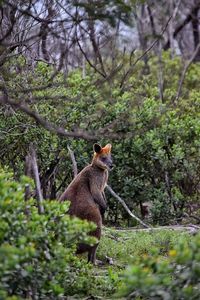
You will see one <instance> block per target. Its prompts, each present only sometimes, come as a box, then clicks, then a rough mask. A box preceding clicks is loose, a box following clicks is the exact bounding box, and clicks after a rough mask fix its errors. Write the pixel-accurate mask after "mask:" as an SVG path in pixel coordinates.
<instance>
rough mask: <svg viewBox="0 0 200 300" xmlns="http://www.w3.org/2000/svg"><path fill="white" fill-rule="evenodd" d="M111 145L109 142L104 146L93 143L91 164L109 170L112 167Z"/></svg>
mask: <svg viewBox="0 0 200 300" xmlns="http://www.w3.org/2000/svg"><path fill="white" fill-rule="evenodd" d="M111 147H112V145H111V144H107V145H106V146H105V147H101V146H100V145H99V144H94V146H93V149H94V157H93V160H92V165H95V166H97V167H99V168H101V169H108V170H111V169H112V168H113V162H112V157H111Z"/></svg>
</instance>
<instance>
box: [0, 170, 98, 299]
mask: <svg viewBox="0 0 200 300" xmlns="http://www.w3.org/2000/svg"><path fill="white" fill-rule="evenodd" d="M27 183H28V182H27V179H26V178H23V179H22V180H21V182H20V183H17V182H15V181H13V179H12V176H11V175H10V174H8V173H5V172H1V173H0V214H1V219H0V299H6V297H7V296H18V297H20V298H28V297H31V298H33V299H57V298H59V297H60V296H62V295H74V294H80V295H81V294H82V295H84V294H87V293H88V292H89V290H90V288H92V286H93V284H94V281H95V278H94V277H92V276H91V278H90V280H88V277H89V275H90V272H91V266H90V265H89V264H87V262H86V260H84V259H82V260H81V259H80V258H79V257H76V255H75V250H76V243H77V242H83V241H85V242H88V243H94V241H95V240H94V238H92V237H89V236H88V235H87V233H88V232H89V231H91V230H92V229H94V227H95V225H93V224H89V223H87V222H85V221H82V220H79V219H77V218H74V219H71V218H70V217H69V216H68V215H67V214H66V211H67V209H68V203H59V204H58V202H57V201H45V202H44V207H45V214H43V215H39V214H38V209H37V207H36V205H35V201H34V200H33V199H32V200H30V202H28V203H25V201H24V188H25V185H26V184H27ZM27 210H28V212H29V213H28V214H25V211H27ZM93 278H94V279H93ZM10 299H11V298H10ZM12 299H17V298H12Z"/></svg>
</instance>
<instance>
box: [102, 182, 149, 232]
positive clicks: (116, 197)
mask: <svg viewBox="0 0 200 300" xmlns="http://www.w3.org/2000/svg"><path fill="white" fill-rule="evenodd" d="M106 188H107V190H108V191H109V192H110V193H111V195H112V196H113V197H114V198H115V199H117V200H118V201H119V202H120V203H121V204H122V206H123V207H124V208H125V210H126V211H127V213H128V214H129V215H130V216H131V217H132V218H133V219H135V220H136V221H138V222H139V223H140V224H141V225H142V226H144V227H145V228H150V226H149V225H147V224H145V223H144V222H143V221H142V220H141V219H140V218H138V217H137V216H136V215H134V214H133V213H132V212H131V211H130V209H129V208H128V206H127V205H126V203H125V201H124V200H123V199H122V198H121V197H120V196H118V195H117V194H116V193H115V192H114V191H113V189H112V188H111V187H110V186H109V185H107V186H106Z"/></svg>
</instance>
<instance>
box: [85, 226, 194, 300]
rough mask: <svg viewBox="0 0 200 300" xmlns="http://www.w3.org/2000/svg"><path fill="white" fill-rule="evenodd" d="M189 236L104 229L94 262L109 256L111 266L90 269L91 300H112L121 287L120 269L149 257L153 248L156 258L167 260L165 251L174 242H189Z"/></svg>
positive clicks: (163, 231)
mask: <svg viewBox="0 0 200 300" xmlns="http://www.w3.org/2000/svg"><path fill="white" fill-rule="evenodd" d="M191 239H192V237H191V235H189V233H187V232H183V231H173V230H169V229H162V230H155V231H154V230H153V231H150V232H148V231H134V230H130V229H128V230H125V229H123V230H116V229H114V228H107V227H104V230H103V236H102V239H101V242H100V245H99V248H98V252H97V257H98V259H101V260H105V256H108V257H112V259H113V261H114V265H108V264H107V265H104V266H102V267H93V269H92V274H91V275H92V276H94V277H95V278H96V283H95V286H94V288H93V289H91V291H90V295H95V297H96V298H94V299H113V297H114V296H113V295H114V294H115V292H116V291H117V290H119V289H120V286H121V276H122V274H123V272H124V270H125V269H126V268H127V267H128V265H130V264H134V260H136V259H137V257H138V256H141V257H143V256H145V255H146V254H151V255H153V249H155V248H156V249H159V254H160V258H161V259H162V258H163V259H165V260H166V259H167V258H168V254H169V251H170V250H171V249H173V247H174V246H175V245H176V244H177V242H178V241H180V240H182V241H183V240H184V241H186V242H188V243H189V242H190V240H191Z"/></svg>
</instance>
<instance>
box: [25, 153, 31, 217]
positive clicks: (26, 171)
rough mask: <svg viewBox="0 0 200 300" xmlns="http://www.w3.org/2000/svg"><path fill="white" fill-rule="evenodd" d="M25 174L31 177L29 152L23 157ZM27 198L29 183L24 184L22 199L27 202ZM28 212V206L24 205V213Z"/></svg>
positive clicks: (28, 196) (28, 195)
mask: <svg viewBox="0 0 200 300" xmlns="http://www.w3.org/2000/svg"><path fill="white" fill-rule="evenodd" d="M25 175H26V176H27V177H30V178H31V156H30V154H27V155H26V158H25ZM29 199H30V184H26V186H25V195H24V200H25V202H27V201H28V200H29ZM29 213H30V212H29V209H28V206H27V205H26V208H25V214H26V215H29Z"/></svg>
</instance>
